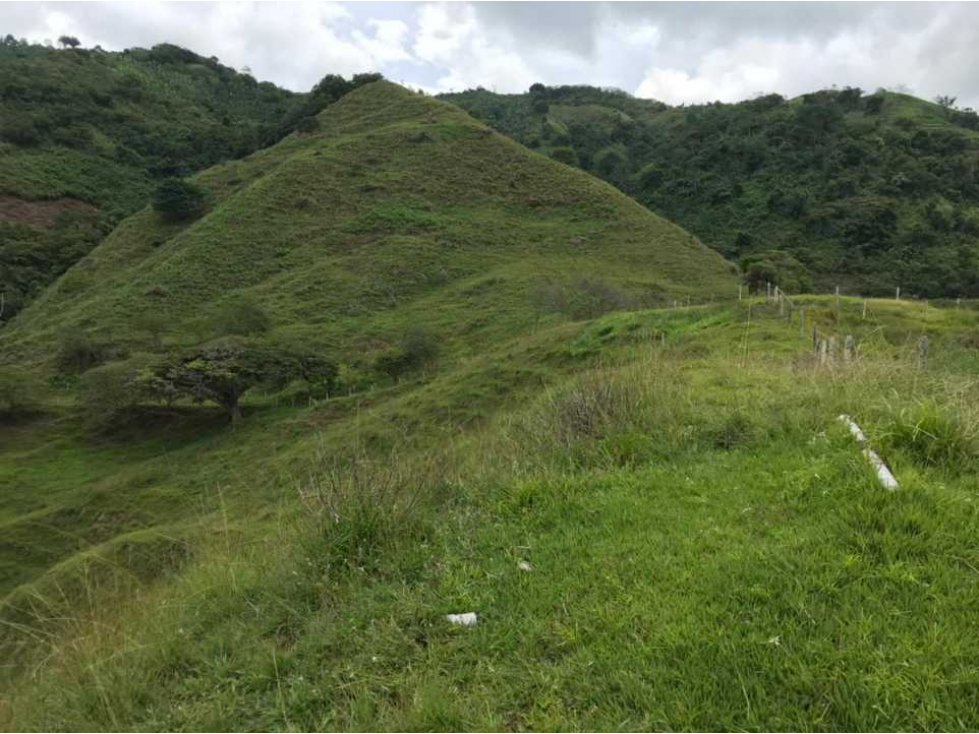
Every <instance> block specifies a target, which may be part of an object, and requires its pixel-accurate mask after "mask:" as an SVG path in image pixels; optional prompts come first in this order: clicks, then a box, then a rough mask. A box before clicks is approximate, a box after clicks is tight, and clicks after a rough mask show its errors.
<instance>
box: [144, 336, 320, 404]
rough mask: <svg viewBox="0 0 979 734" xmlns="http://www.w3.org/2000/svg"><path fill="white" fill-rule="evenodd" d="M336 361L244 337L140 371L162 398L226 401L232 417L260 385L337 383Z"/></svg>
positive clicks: (146, 386)
mask: <svg viewBox="0 0 979 734" xmlns="http://www.w3.org/2000/svg"><path fill="white" fill-rule="evenodd" d="M336 374H337V368H336V365H335V364H334V363H333V362H331V361H330V360H328V359H325V358H322V357H319V356H316V355H310V354H298V353H290V352H287V351H284V350H282V349H278V348H273V347H269V346H263V345H254V344H249V343H247V342H244V341H240V340H222V341H217V342H212V343H210V344H207V345H205V346H203V347H198V348H195V349H192V350H189V351H186V352H182V353H179V354H176V355H173V356H172V357H170V358H168V359H166V360H164V361H162V362H159V363H157V364H155V365H153V366H151V367H149V368H147V369H144V370H143V371H141V373H140V374H139V377H138V379H137V387H138V388H139V389H140V390H143V391H145V392H146V394H148V395H150V396H152V397H153V398H155V399H158V400H164V401H166V402H168V403H172V402H174V401H176V400H180V399H184V398H186V399H190V400H191V401H193V402H196V403H201V402H205V401H209V402H212V403H215V404H217V405H219V406H221V407H222V408H223V409H224V410H225V411H226V412H227V413H228V415H229V417H230V418H231V421H232V422H237V421H238V420H239V419H240V418H241V408H240V407H239V401H240V400H241V397H242V395H244V394H245V393H246V392H247V391H248V390H250V389H251V388H253V387H256V386H258V385H265V386H269V387H272V388H276V387H277V388H279V389H281V388H282V387H285V386H286V385H287V384H288V383H289V382H291V381H293V380H296V379H301V380H306V381H307V382H310V383H316V384H321V385H324V386H326V387H327V388H328V387H330V386H332V384H333V382H334V381H335V379H336Z"/></svg>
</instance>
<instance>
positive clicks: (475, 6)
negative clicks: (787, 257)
mask: <svg viewBox="0 0 979 734" xmlns="http://www.w3.org/2000/svg"><path fill="white" fill-rule="evenodd" d="M0 29H2V31H3V32H4V33H6V32H11V33H14V34H15V35H17V36H27V37H28V38H30V39H31V40H35V41H43V40H44V39H52V40H53V39H57V37H58V36H59V35H62V34H70V35H74V36H78V37H79V39H80V40H81V41H82V43H83V45H85V46H93V45H95V44H100V45H102V46H103V47H105V48H107V49H122V48H128V47H132V46H144V47H148V46H152V45H154V44H156V43H161V42H164V41H169V42H171V43H176V44H179V45H181V46H185V47H187V48H190V49H192V50H194V51H196V52H197V53H200V54H202V55H205V56H212V55H213V56H217V57H218V58H220V59H221V61H222V62H224V63H226V64H228V65H231V66H235V67H237V68H241V67H243V66H246V65H247V66H249V67H250V68H251V69H252V72H253V73H254V74H255V76H256V77H258V78H260V79H268V80H271V81H274V82H276V83H277V84H280V85H283V86H287V87H289V88H291V89H298V90H305V89H309V88H310V87H311V86H312V85H313V84H314V83H315V82H316V81H318V80H319V79H320V78H321V77H322V76H323V75H324V74H328V73H333V74H343V75H346V76H349V75H350V74H354V73H358V72H364V71H381V72H382V73H384V74H385V75H387V76H388V77H389V78H391V79H394V80H396V81H403V82H404V83H406V84H411V85H413V86H416V87H420V88H425V89H429V90H448V89H457V90H458V89H464V88H468V87H474V86H483V87H487V88H491V89H496V90H497V91H501V92H519V91H523V90H525V89H526V88H527V87H528V86H530V84H532V83H534V82H537V81H540V82H543V83H545V84H593V85H597V86H616V87H620V88H622V89H626V90H634V91H635V92H636V93H637V94H639V95H641V96H649V97H656V98H659V99H663V100H664V101H667V102H671V103H682V102H686V103H691V102H702V101H705V100H713V99H720V100H727V101H733V100H738V99H743V98H745V97H750V96H752V95H754V94H755V93H757V92H769V91H771V92H779V93H782V94H786V95H789V96H794V95H797V94H800V93H802V92H806V91H811V90H815V89H818V88H824V87H828V86H831V85H833V84H837V85H841V86H842V85H848V84H849V85H857V86H860V87H862V88H864V89H867V90H872V89H875V88H876V87H878V86H887V87H897V86H899V85H902V84H903V85H907V86H908V87H910V88H911V89H913V90H914V92H915V93H917V94H919V95H921V96H925V97H931V96H934V95H936V94H951V95H955V96H958V97H959V100H960V103H964V104H968V105H973V106H979V76H977V75H976V74H974V73H973V69H975V67H976V66H977V65H979V4H976V5H972V4H967V3H961V4H960V3H928V4H919V3H738V2H731V3H622V4H592V3H570V4H569V3H561V2H556V3H398V2H375V3H363V4H359V3H350V4H346V3H338V2H284V3H271V2H269V3H264V2H259V3H238V2H235V3H232V2H227V3H211V2H202V3H196V2H195V3H187V2H179V3H167V2H142V3H128V2H85V3H73V2H66V3H52V2H39V3H19V2H13V3H10V2H8V3H0Z"/></svg>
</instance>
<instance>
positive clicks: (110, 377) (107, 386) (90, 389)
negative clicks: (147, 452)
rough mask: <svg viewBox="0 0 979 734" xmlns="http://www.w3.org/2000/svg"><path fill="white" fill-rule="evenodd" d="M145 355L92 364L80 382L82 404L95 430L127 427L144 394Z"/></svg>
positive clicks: (80, 403)
mask: <svg viewBox="0 0 979 734" xmlns="http://www.w3.org/2000/svg"><path fill="white" fill-rule="evenodd" d="M145 364H146V360H145V359H141V358H134V359H132V360H127V361H125V362H113V363H111V364H106V365H102V366H100V367H93V368H92V369H89V370H88V371H87V372H85V374H84V375H82V377H81V380H80V382H79V407H80V409H81V412H82V417H83V420H84V422H85V425H86V427H87V428H88V429H89V430H91V431H94V432H98V433H101V432H108V431H112V430H115V429H118V428H121V427H124V426H125V425H126V424H127V423H128V420H129V418H130V413H131V411H132V409H133V408H135V407H136V406H137V405H138V404H139V402H140V400H141V399H142V398H143V397H144V392H145V391H144V390H143V388H142V386H141V385H140V384H139V379H138V378H139V371H140V369H142V368H143V367H144V366H145Z"/></svg>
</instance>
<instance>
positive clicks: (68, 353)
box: [56, 332, 125, 374]
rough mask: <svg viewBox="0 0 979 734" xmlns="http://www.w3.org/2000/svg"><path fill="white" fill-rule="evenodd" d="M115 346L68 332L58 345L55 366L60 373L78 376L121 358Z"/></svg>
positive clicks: (118, 349) (120, 351)
mask: <svg viewBox="0 0 979 734" xmlns="http://www.w3.org/2000/svg"><path fill="white" fill-rule="evenodd" d="M124 353H125V351H124V350H123V349H121V348H119V347H117V346H116V345H113V344H109V343H107V342H104V341H99V340H96V339H94V338H92V337H90V336H88V335H87V334H81V333H77V332H69V333H66V334H64V335H63V336H62V338H61V342H60V344H59V345H58V352H57V357H56V365H57V367H58V369H59V370H60V371H61V372H64V373H70V374H79V373H82V372H85V371H86V370H89V369H91V368H92V367H97V366H98V365H101V364H104V363H106V362H108V361H110V360H112V359H118V358H119V357H121V356H123V355H124Z"/></svg>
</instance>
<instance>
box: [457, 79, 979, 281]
mask: <svg viewBox="0 0 979 734" xmlns="http://www.w3.org/2000/svg"><path fill="white" fill-rule="evenodd" d="M442 98H443V99H447V100H449V101H451V102H453V103H455V104H458V105H460V106H461V107H463V108H464V109H466V110H468V111H470V112H471V113H472V114H473V115H474V116H476V117H477V118H478V119H480V120H482V121H484V122H486V123H487V124H489V125H491V126H493V127H494V128H495V129H497V130H499V131H501V132H503V133H505V134H507V135H510V136H511V137H513V138H515V139H516V140H519V141H521V142H523V143H524V144H526V145H529V146H530V147H532V148H535V149H538V150H540V151H541V152H544V153H546V154H549V155H552V156H554V157H555V158H558V159H560V160H563V161H566V162H569V163H572V164H576V165H580V166H581V167H582V168H584V169H585V170H588V171H590V172H592V173H593V174H594V175H596V176H599V177H601V178H603V179H605V180H607V181H610V182H611V183H613V184H615V185H616V186H618V187H619V188H620V189H622V190H623V191H625V192H627V193H628V194H630V195H631V196H633V197H635V198H636V199H637V200H638V201H640V202H641V203H643V204H644V205H646V206H648V207H649V208H650V209H651V210H652V211H655V212H657V213H658V214H661V215H663V216H665V217H667V218H669V219H670V220H672V221H675V222H677V223H678V224H680V225H682V226H683V227H685V228H686V229H689V230H690V231H691V232H693V233H694V234H695V235H697V236H698V237H699V238H701V239H702V240H703V241H704V242H705V243H706V244H707V245H709V246H710V247H713V248H714V249H716V250H718V251H719V252H721V253H723V254H724V255H725V256H727V257H730V258H732V259H735V258H745V259H746V262H745V266H746V268H747V267H748V266H750V264H751V262H750V260H747V259H748V258H754V259H756V260H757V261H758V262H757V265H756V269H759V270H760V273H759V275H758V278H757V279H760V281H761V283H762V285H763V284H764V281H765V280H766V279H767V280H781V281H782V284H783V286H785V287H787V288H789V289H790V290H793V291H798V290H800V289H803V290H808V289H810V288H814V287H815V288H818V289H821V290H829V291H831V290H832V289H833V288H834V286H836V285H840V286H842V287H843V288H844V291H846V290H850V292H862V293H873V294H877V295H886V294H889V293H894V289H895V287H897V286H901V288H902V290H903V291H904V292H905V293H909V294H917V295H919V296H922V297H938V296H952V297H954V296H972V297H975V296H976V295H979V184H977V181H976V178H975V175H974V171H973V169H974V165H973V162H974V159H975V156H976V152H977V150H979V133H977V130H979V117H977V116H976V114H975V113H974V112H973V111H971V110H956V109H953V108H951V107H942V106H940V105H938V104H934V103H931V102H926V101H924V100H920V99H916V98H914V97H911V96H908V95H902V94H895V93H891V92H884V91H878V92H876V93H874V94H866V93H862V92H861V91H860V90H856V89H843V90H823V91H818V92H814V93H812V94H806V95H803V96H801V97H799V98H796V99H791V100H787V99H784V98H782V97H780V96H779V95H767V96H762V97H759V98H757V99H753V100H749V101H745V102H740V103H737V104H721V103H711V104H707V105H693V106H684V107H674V108H671V107H668V106H667V105H664V104H662V103H658V102H654V101H651V100H638V99H634V98H632V97H630V96H629V95H627V94H625V93H623V92H616V91H609V90H599V89H595V88H590V87H545V86H543V85H534V86H533V87H532V88H531V90H530V91H529V92H528V93H526V94H521V95H502V94H495V93H492V92H489V91H487V90H484V89H478V90H470V91H466V92H462V93H458V94H450V95H443V97H442ZM773 252H774V254H772V253H773ZM786 255H788V256H790V257H792V258H795V259H796V260H798V261H799V263H801V265H799V263H792V262H790V261H786V259H785V256H786ZM800 272H801V273H802V274H803V275H802V277H801V278H800Z"/></svg>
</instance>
